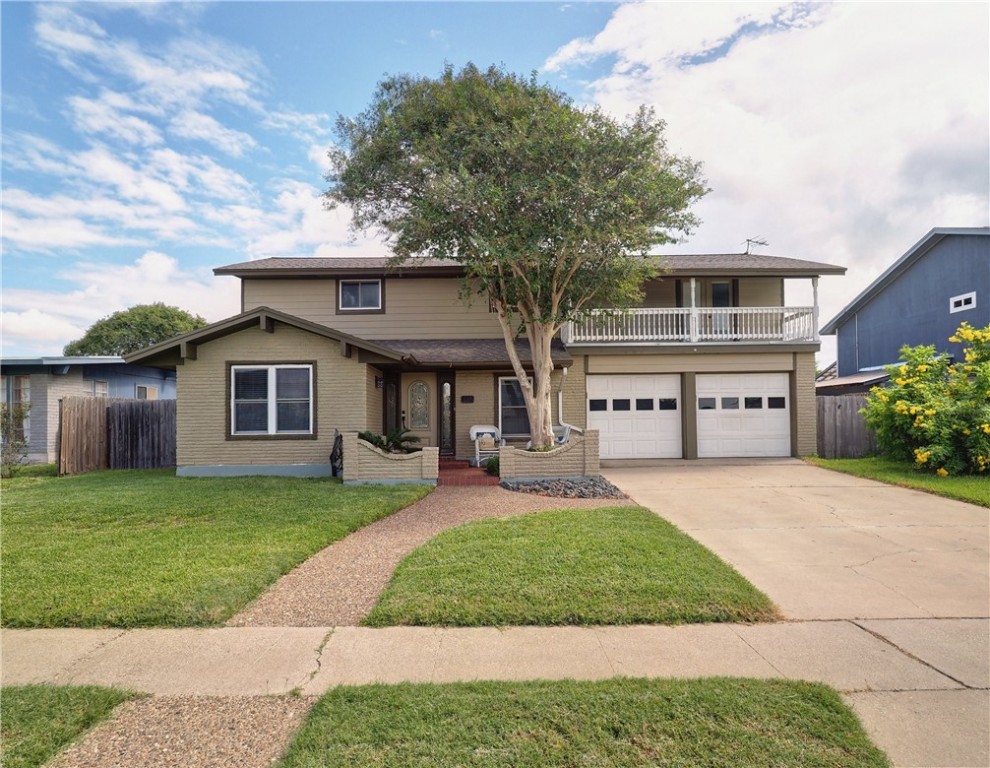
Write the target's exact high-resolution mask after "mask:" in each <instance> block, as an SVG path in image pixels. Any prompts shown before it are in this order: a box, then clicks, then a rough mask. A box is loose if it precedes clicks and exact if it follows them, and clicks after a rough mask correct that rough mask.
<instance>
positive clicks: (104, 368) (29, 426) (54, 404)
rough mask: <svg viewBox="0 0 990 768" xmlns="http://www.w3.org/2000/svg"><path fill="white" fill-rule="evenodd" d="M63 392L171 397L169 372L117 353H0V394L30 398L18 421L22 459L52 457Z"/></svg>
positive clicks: (49, 459)
mask: <svg viewBox="0 0 990 768" xmlns="http://www.w3.org/2000/svg"><path fill="white" fill-rule="evenodd" d="M69 395H81V396H86V395H90V396H94V397H122V398H134V399H139V400H156V399H173V398H174V397H175V373H174V372H171V371H167V370H161V369H158V368H145V367H143V366H134V365H128V364H126V363H125V362H124V359H123V358H122V357H34V358H28V357H4V358H0V400H2V402H5V403H30V405H31V408H30V410H29V411H28V416H27V418H26V419H25V422H24V427H23V429H24V434H25V435H26V436H27V438H28V461H30V462H32V463H42V464H48V463H51V462H54V461H56V460H57V458H58V446H57V444H56V436H57V434H58V402H59V400H60V399H61V398H63V397H66V396H69Z"/></svg>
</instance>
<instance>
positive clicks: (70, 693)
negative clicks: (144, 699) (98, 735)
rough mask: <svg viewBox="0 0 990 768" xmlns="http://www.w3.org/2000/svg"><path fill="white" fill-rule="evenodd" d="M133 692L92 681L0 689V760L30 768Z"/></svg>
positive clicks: (11, 766) (11, 767)
mask: <svg viewBox="0 0 990 768" xmlns="http://www.w3.org/2000/svg"><path fill="white" fill-rule="evenodd" d="M133 697H134V695H133V694H130V693H126V692H123V691H117V690H113V689H111V688H97V687H95V686H76V687H55V686H51V685H24V686H11V687H6V688H3V689H0V708H2V717H0V736H2V739H0V742H2V744H0V765H3V766H4V768H36V766H40V765H43V764H44V763H46V762H47V761H48V760H49V758H51V757H52V756H53V755H55V754H56V753H57V752H58V751H59V750H61V749H62V748H63V747H65V746H67V745H68V744H70V743H71V742H73V741H75V739H76V738H77V737H79V735H80V734H82V733H83V732H84V731H87V730H88V729H90V728H92V727H93V726H94V725H96V724H97V723H99V722H100V721H101V720H105V719H106V718H107V717H109V716H110V713H111V712H112V711H113V709H114V707H116V706H117V705H118V704H120V703H121V702H123V701H126V700H127V699H130V698H133Z"/></svg>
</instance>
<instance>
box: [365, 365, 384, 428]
mask: <svg viewBox="0 0 990 768" xmlns="http://www.w3.org/2000/svg"><path fill="white" fill-rule="evenodd" d="M376 376H377V377H381V376H382V372H381V371H380V370H378V369H377V368H372V367H371V366H370V365H369V366H368V371H367V383H366V386H365V402H366V403H367V404H368V417H367V423H368V427H367V429H368V430H370V431H371V432H375V433H381V431H382V427H384V426H385V424H384V419H385V413H384V411H385V402H384V398H383V397H382V395H383V394H384V390H383V389H378V388H377V387H376V386H375V377H376Z"/></svg>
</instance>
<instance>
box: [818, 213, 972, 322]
mask: <svg viewBox="0 0 990 768" xmlns="http://www.w3.org/2000/svg"><path fill="white" fill-rule="evenodd" d="M953 235H981V236H983V237H988V236H990V227H935V228H934V229H932V230H931V231H929V232H928V234H926V235H925V236H924V237H923V238H921V239H920V240H919V241H918V242H917V243H915V244H914V245H912V246H911V248H910V249H909V250H908V252H907V253H905V254H904V255H903V256H901V257H900V258H899V259H898V260H897V261H895V262H894V263H893V264H891V265H890V266H889V267H887V269H886V271H884V272H883V274H881V275H880V277H878V278H877V279H876V280H874V281H873V282H872V283H870V284H869V286H867V288H866V290H864V291H863V292H862V293H861V294H859V296H857V297H856V298H855V299H853V300H852V301H851V302H850V303H849V304H847V305H846V306H845V308H844V309H842V310H841V311H840V312H839V314H837V315H836V316H835V317H833V318H832V319H831V320H829V321H828V322H827V323H825V325H823V326H822V329H821V333H822V334H824V335H830V334H833V333H835V332H836V331H837V330H838V329H839V326H840V325H843V324H844V323H845V322H846V321H847V320H849V319H850V318H851V317H852V316H853V315H855V314H856V313H857V312H858V311H859V310H860V309H862V308H863V307H864V306H866V305H867V304H869V303H870V302H871V301H872V300H873V299H874V298H875V297H876V296H877V295H878V294H879V293H881V292H882V291H883V290H884V288H886V287H887V286H888V285H889V284H890V283H892V282H894V281H895V280H896V279H897V278H899V277H900V276H901V275H903V274H904V273H905V272H907V270H909V269H910V268H911V266H912V265H913V264H914V263H915V262H916V261H918V259H920V258H921V257H922V256H924V255H925V254H926V253H928V252H929V251H930V250H931V249H932V248H934V247H935V246H936V245H938V244H939V243H940V242H941V241H942V240H943V239H945V238H946V237H951V236H953Z"/></svg>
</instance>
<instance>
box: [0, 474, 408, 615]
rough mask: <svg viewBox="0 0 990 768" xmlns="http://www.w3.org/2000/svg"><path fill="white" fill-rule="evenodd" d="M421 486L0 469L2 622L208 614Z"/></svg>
mask: <svg viewBox="0 0 990 768" xmlns="http://www.w3.org/2000/svg"><path fill="white" fill-rule="evenodd" d="M426 492H427V491H426V489H425V488H423V487H421V486H354V487H351V486H348V487H345V486H343V485H341V483H340V481H338V480H330V479H326V480H304V479H289V478H275V477H244V478H198V479H193V478H177V477H175V476H174V473H173V472H172V471H171V470H162V471H111V472H96V473H92V474H88V475H81V476H78V477H68V478H55V477H25V478H15V479H13V480H9V481H4V483H3V501H2V510H0V512H2V526H3V538H2V542H0V553H2V572H0V597H2V601H3V623H4V625H5V626H9V627H99V626H112V627H139V626H202V625H210V624H218V623H221V622H223V621H225V620H226V619H227V618H229V617H230V616H231V615H233V614H234V613H236V612H237V611H238V610H239V609H241V608H243V607H244V606H245V605H246V604H247V603H248V602H250V601H251V600H252V599H254V598H255V597H257V596H258V595H259V594H260V593H261V592H262V591H263V590H264V589H265V588H266V587H267V586H269V585H270V584H272V583H273V582H274V581H275V580H276V579H277V578H278V577H279V576H281V575H282V574H284V573H287V572H288V571H289V570H291V569H292V568H293V567H294V566H295V565H297V564H298V563H300V562H302V561H303V560H305V559H306V558H307V557H309V556H310V555H312V554H313V553H315V552H318V551H319V550H320V549H323V548H324V547H326V546H327V545H329V544H331V543H333V542H334V541H337V540H338V539H341V538H343V537H344V536H346V535H347V534H348V533H350V532H351V531H353V530H355V529H357V528H360V527H361V526H363V525H367V524H368V523H370V522H372V521H374V520H378V519H379V518H382V517H385V516H386V515H388V514H391V513H392V512H394V511H396V510H398V509H400V508H402V507H404V506H406V505H408V504H410V503H411V502H413V501H415V500H416V499H418V498H421V497H422V496H423V495H425V493H426Z"/></svg>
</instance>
